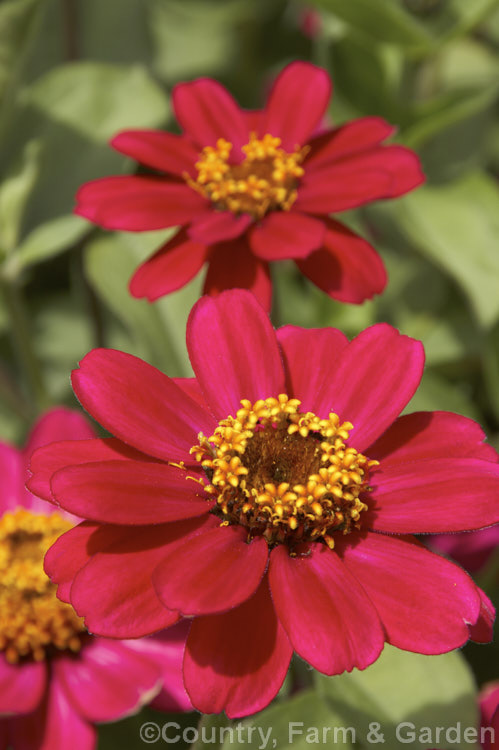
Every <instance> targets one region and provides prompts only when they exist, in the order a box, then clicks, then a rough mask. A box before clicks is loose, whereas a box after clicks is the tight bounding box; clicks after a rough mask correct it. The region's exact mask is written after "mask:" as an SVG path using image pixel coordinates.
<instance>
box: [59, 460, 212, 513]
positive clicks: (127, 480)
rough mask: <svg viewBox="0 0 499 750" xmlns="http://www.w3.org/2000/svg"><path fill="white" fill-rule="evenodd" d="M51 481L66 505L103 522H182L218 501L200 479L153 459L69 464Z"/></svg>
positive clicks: (70, 509) (206, 511) (206, 509)
mask: <svg viewBox="0 0 499 750" xmlns="http://www.w3.org/2000/svg"><path fill="white" fill-rule="evenodd" d="M193 473H194V472H193V471H191V474H193ZM51 486H52V493H53V495H54V498H55V499H56V500H57V502H58V503H59V504H60V505H61V506H62V507H63V508H65V509H66V510H69V511H71V513H74V514H75V515H78V516H80V517H82V518H86V519H89V520H91V521H100V522H102V523H115V524H127V525H128V524H149V523H152V524H154V523H165V522H168V521H180V520H182V519H184V518H195V517H196V516H202V515H204V514H206V513H208V511H209V510H210V508H211V506H212V505H213V501H212V502H208V498H207V497H206V495H205V494H204V492H203V489H202V487H201V486H200V485H199V484H198V482H197V481H194V479H193V478H191V479H187V478H186V472H185V471H182V470H180V469H178V468H177V467H173V466H168V465H166V464H156V463H152V462H144V463H141V462H139V461H127V462H123V461H107V462H100V463H89V464H84V465H83V466H68V467H66V468H65V469H61V470H60V471H58V472H57V473H56V474H55V475H54V476H53V478H52V482H51Z"/></svg>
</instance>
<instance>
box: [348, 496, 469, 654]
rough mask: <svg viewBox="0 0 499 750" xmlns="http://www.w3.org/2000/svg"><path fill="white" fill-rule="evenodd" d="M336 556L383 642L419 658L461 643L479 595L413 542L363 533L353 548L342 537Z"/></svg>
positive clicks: (461, 576) (454, 567) (439, 559)
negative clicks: (367, 602) (377, 622)
mask: <svg viewBox="0 0 499 750" xmlns="http://www.w3.org/2000/svg"><path fill="white" fill-rule="evenodd" d="M401 501H402V502H403V500H401ZM340 550H342V552H341V551H340ZM338 552H339V553H340V554H342V556H343V559H344V562H345V565H346V567H347V568H348V569H349V570H350V571H351V572H352V573H353V575H354V576H355V578H356V579H357V580H358V581H359V582H360V583H361V585H362V588H363V589H365V591H366V593H367V595H368V596H369V598H370V599H371V601H372V602H373V604H374V606H375V607H376V609H377V611H378V614H379V616H380V618H381V622H382V623H383V625H384V628H385V630H386V633H387V636H388V641H389V643H392V644H393V645H394V646H397V647H398V648H402V649H405V650H406V651H414V652H416V653H419V654H442V653H446V652H447V651H452V649H455V648H459V647H460V646H462V645H463V644H464V643H466V641H467V640H468V638H469V632H468V624H469V623H471V622H476V620H477V618H478V614H479V610H480V597H479V595H478V590H477V587H476V586H475V584H474V583H473V581H472V580H471V578H470V577H469V576H468V575H467V574H466V573H465V572H464V570H462V569H461V568H459V567H458V566H457V565H454V564H453V563H451V562H449V561H448V560H445V559H444V558H443V557H439V556H438V555H435V554H434V553H433V552H429V551H428V550H427V549H426V548H425V547H423V546H422V545H420V544H414V543H413V540H410V539H409V540H402V539H397V538H395V537H390V536H386V535H385V534H369V533H368V534H367V535H365V536H363V537H362V538H361V539H358V540H357V543H355V544H351V543H350V539H349V537H344V538H343V539H340V540H339V543H338Z"/></svg>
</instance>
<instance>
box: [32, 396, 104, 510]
mask: <svg viewBox="0 0 499 750" xmlns="http://www.w3.org/2000/svg"><path fill="white" fill-rule="evenodd" d="M93 437H95V432H94V430H93V428H92V427H91V426H90V424H89V422H88V419H87V418H86V417H84V416H83V414H81V413H79V412H77V411H73V410H72V409H66V408H65V407H62V406H60V407H56V408H55V409H50V411H47V412H46V413H45V414H44V415H43V416H42V417H40V419H39V420H38V421H37V422H36V424H35V426H34V428H33V430H32V431H31V433H30V436H29V440H28V443H27V445H26V446H25V448H24V451H23V455H24V463H25V476H24V480H23V484H25V483H26V482H28V481H29V480H30V478H31V477H30V473H29V471H28V466H29V462H30V458H31V455H32V454H33V452H34V451H35V450H36V449H37V448H39V447H41V446H43V445H48V444H49V443H54V442H55V441H60V440H85V439H87V438H93ZM24 505H25V507H26V508H29V509H30V510H32V511H33V513H47V512H50V510H51V509H50V508H47V504H46V503H45V502H44V501H41V502H40V500H39V498H38V497H35V496H34V495H33V494H32V493H31V492H29V491H28V490H26V491H25V496H24Z"/></svg>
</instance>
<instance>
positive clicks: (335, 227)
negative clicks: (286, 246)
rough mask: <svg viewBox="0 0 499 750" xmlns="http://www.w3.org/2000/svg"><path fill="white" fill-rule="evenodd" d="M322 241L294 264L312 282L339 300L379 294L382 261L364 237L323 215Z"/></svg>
mask: <svg viewBox="0 0 499 750" xmlns="http://www.w3.org/2000/svg"><path fill="white" fill-rule="evenodd" d="M324 223H325V225H326V227H327V231H326V235H325V238H324V245H323V247H322V248H320V250H316V251H315V252H314V253H312V254H311V255H309V257H308V258H306V259H305V260H300V261H297V264H298V268H299V269H300V271H301V272H302V273H303V274H304V275H305V276H308V278H309V279H310V280H311V281H313V283H314V284H315V285H316V286H318V287H319V289H322V291H324V292H326V294H329V296H330V297H333V298H334V299H337V300H340V302H350V303H354V304H361V303H362V302H364V301H365V300H366V299H371V297H373V296H374V295H375V294H381V292H382V291H383V289H384V288H385V286H386V282H387V276H386V271H385V267H384V265H383V261H382V260H381V258H380V256H379V255H378V253H377V252H376V251H375V250H374V248H373V247H371V245H370V244H369V243H368V242H366V240H364V239H362V237H359V235H358V234H355V232H352V231H351V230H350V229H348V228H347V227H346V226H344V225H343V224H340V223H339V222H337V221H333V220H332V219H325V220H324Z"/></svg>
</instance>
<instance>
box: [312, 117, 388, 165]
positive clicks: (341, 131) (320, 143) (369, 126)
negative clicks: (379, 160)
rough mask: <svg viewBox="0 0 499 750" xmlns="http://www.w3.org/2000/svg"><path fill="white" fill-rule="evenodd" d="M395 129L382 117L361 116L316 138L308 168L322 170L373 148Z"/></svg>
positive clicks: (313, 142) (313, 140)
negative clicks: (321, 168) (340, 160)
mask: <svg viewBox="0 0 499 750" xmlns="http://www.w3.org/2000/svg"><path fill="white" fill-rule="evenodd" d="M395 130H396V128H395V127H394V126H393V125H390V124H389V123H388V122H386V120H383V119H382V118H381V117H361V118H359V119H358V120H352V121H351V122H346V123H345V124H344V125H340V127H338V128H334V129H333V130H330V131H328V132H327V133H324V134H323V135H319V136H317V137H316V138H313V139H312V141H311V142H310V146H311V151H310V154H309V155H308V156H307V159H306V162H305V165H306V167H309V166H310V167H314V168H315V167H323V166H325V165H326V164H330V163H331V162H334V161H337V160H338V159H343V158H344V157H345V156H350V155H351V154H356V153H358V152H359V151H365V150H367V149H372V148H373V146H377V145H379V144H380V143H381V141H384V140H385V139H386V138H389V137H390V136H391V135H393V133H394V132H395Z"/></svg>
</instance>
